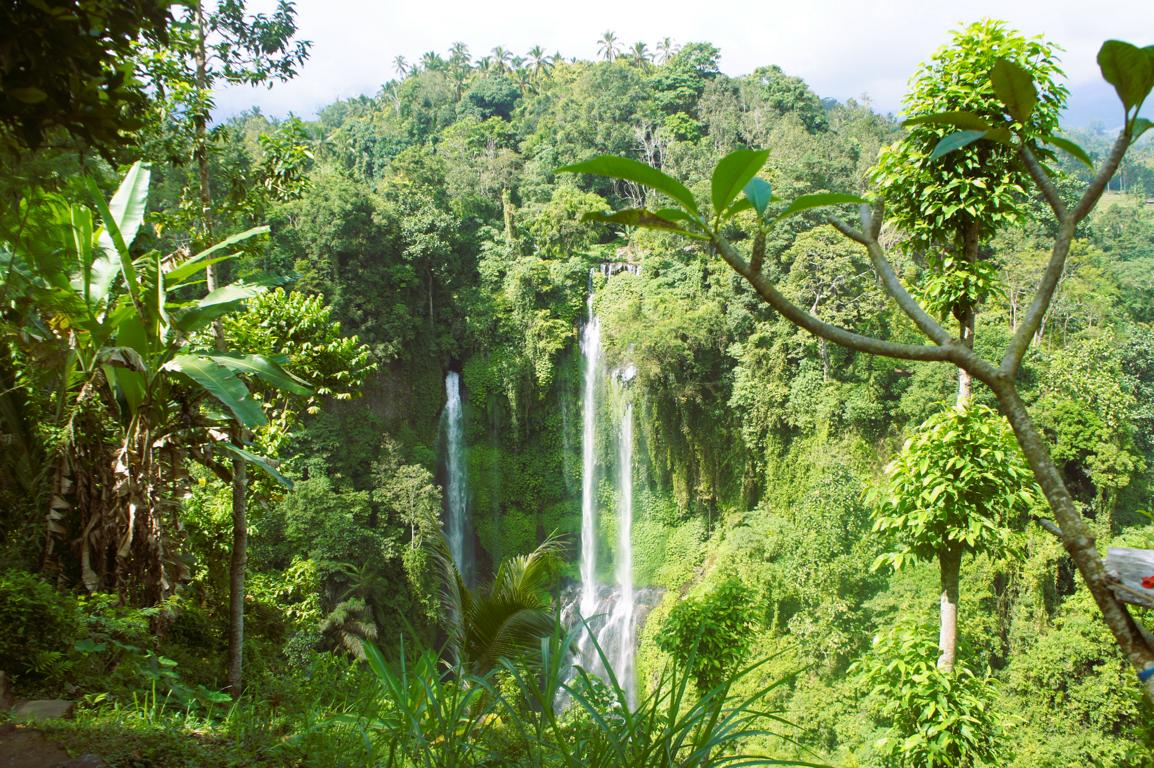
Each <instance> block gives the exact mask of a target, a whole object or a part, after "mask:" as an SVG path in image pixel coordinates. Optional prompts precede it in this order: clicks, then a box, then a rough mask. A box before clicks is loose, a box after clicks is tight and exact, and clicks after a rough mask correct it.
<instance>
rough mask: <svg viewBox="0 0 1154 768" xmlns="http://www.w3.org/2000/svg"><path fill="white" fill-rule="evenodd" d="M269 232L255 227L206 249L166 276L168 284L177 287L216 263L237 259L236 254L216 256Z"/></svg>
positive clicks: (174, 268)
mask: <svg viewBox="0 0 1154 768" xmlns="http://www.w3.org/2000/svg"><path fill="white" fill-rule="evenodd" d="M267 232H268V227H267V226H262V227H253V228H252V229H248V230H245V231H244V232H240V233H238V234H235V235H233V236H232V237H227V238H225V239H224V240H221V241H220V242H219V243H217V244H216V245H214V246H212V247H211V248H206V249H204V250H203V251H201V252H200V253H198V254H196V255H195V256H190V257H189V258H187V259H185V260H184V261H182V262H181V263H180V264H178V265H176V266H175V267H173V268H172V269H171V270H169V271H168V273H167V274H166V275H165V279H166V281H167V282H168V284H169V286H171V287H176V286H178V285H180V284H182V283H183V282H184V281H185V280H187V279H188V278H189V277H191V276H192V275H194V274H196V273H197V272H200V271H201V270H203V269H205V268H207V267H209V266H211V265H213V264H216V263H218V262H221V261H227V260H229V259H232V258H235V257H236V256H237V255H239V254H236V253H229V254H225V255H222V256H217V255H215V254H218V253H220V252H221V251H223V250H225V249H226V248H229V247H231V246H233V245H236V244H237V243H239V242H243V241H244V240H248V239H249V238H251V237H255V236H257V235H263V234H265V233H267ZM210 257H211V258H210Z"/></svg>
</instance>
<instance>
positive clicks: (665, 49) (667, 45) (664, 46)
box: [655, 37, 677, 64]
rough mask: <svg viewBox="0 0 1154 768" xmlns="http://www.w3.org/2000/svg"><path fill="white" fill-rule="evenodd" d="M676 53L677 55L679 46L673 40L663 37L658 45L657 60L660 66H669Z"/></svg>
mask: <svg viewBox="0 0 1154 768" xmlns="http://www.w3.org/2000/svg"><path fill="white" fill-rule="evenodd" d="M675 53H677V45H676V44H675V43H674V42H673V38H670V37H663V38H661V42H659V43H658V44H657V55H656V57H655V59H656V61H657V63H658V64H667V63H668V62H669V60H670V59H671V58H673V54H675Z"/></svg>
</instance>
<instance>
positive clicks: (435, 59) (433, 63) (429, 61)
mask: <svg viewBox="0 0 1154 768" xmlns="http://www.w3.org/2000/svg"><path fill="white" fill-rule="evenodd" d="M444 66H445V60H444V59H442V58H441V54H439V53H437V52H436V51H426V52H425V53H423V54H421V68H422V69H424V70H425V71H426V72H431V71H434V70H438V69H442V68H444Z"/></svg>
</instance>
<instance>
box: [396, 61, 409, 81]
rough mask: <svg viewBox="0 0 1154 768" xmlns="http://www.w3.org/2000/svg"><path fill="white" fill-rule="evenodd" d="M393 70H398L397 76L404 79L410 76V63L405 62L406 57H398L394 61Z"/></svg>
mask: <svg viewBox="0 0 1154 768" xmlns="http://www.w3.org/2000/svg"><path fill="white" fill-rule="evenodd" d="M393 69H394V70H396V72H397V75H399V76H400V77H404V76H405V75H407V74H409V62H407V61H406V60H405V57H404V56H397V57H396V58H395V59H393Z"/></svg>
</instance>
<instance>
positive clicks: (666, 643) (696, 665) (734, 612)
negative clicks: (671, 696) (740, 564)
mask: <svg viewBox="0 0 1154 768" xmlns="http://www.w3.org/2000/svg"><path fill="white" fill-rule="evenodd" d="M755 608H756V607H755V605H754V599H753V593H752V592H751V591H750V589H749V588H748V587H746V586H745V585H744V584H742V583H741V581H739V580H738V579H726V580H725V581H723V582H721V583H720V584H718V585H717V586H716V587H714V589H713V590H712V591H710V592H708V593H706V594H705V595H702V596H701V597H698V598H695V599H691V600H686V601H684V602H681V603H678V604H677V605H675V606H674V607H673V610H671V611H670V612H669V618H667V619H666V620H665V624H664V625H663V627H662V632H661V634H659V635H658V636H657V646H658V647H659V648H660V649H661V650H663V651H665V652H666V653H669V654H671V655H672V656H673V658H674V659H675V660H676V661H677V662H678V663H679V664H682V665H683V666H685V667H686V668H687V669H688V670H689V672H690V673H691V674H692V675H693V678H694V681H695V682H696V683H697V689H698V690H699V691H701V692H702V693H704V692H706V691H708V690H710V689H712V688H714V687H715V686H717V685H720V684H721V683H722V682H724V681H725V680H727V679H728V678H729V677H731V676H732V675H733V674H734V673H735V672H736V671H737V668H738V665H740V664H741V662H743V661H745V657H746V654H747V653H748V652H749V645H750V642H751V641H752V639H753V636H754V632H753V627H754V611H755Z"/></svg>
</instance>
